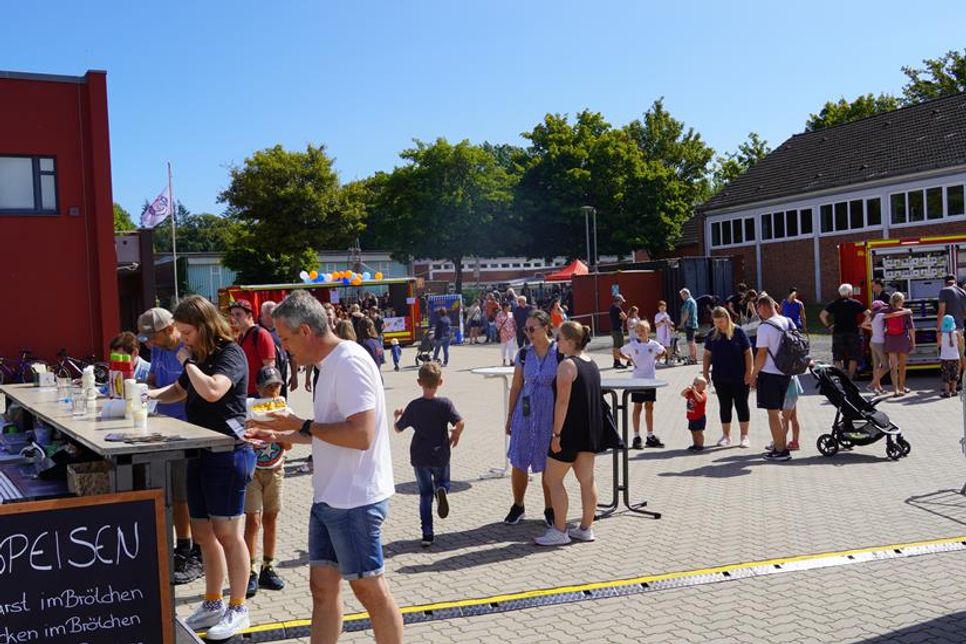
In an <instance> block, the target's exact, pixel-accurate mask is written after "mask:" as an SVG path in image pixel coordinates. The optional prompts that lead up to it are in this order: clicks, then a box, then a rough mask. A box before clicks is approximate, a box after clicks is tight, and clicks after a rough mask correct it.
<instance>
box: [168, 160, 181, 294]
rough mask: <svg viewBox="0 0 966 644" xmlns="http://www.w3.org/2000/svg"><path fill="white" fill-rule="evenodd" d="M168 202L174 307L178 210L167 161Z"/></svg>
mask: <svg viewBox="0 0 966 644" xmlns="http://www.w3.org/2000/svg"><path fill="white" fill-rule="evenodd" d="M168 201H169V202H170V203H169V205H168V208H170V209H171V259H172V261H171V265H172V267H173V268H174V302H175V305H177V303H178V299H179V298H178V242H177V235H176V234H175V228H176V227H177V224H176V223H175V215H176V214H177V212H178V209H177V208H176V207H175V205H174V190H173V189H172V187H171V162H170V161H168Z"/></svg>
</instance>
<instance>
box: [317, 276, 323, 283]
mask: <svg viewBox="0 0 966 644" xmlns="http://www.w3.org/2000/svg"><path fill="white" fill-rule="evenodd" d="M322 281H324V280H323V279H322V276H321V275H319V276H318V277H316V278H315V283H316V284H319V283H321V282H322Z"/></svg>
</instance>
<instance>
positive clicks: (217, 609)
mask: <svg viewBox="0 0 966 644" xmlns="http://www.w3.org/2000/svg"><path fill="white" fill-rule="evenodd" d="M226 610H227V607H226V606H225V602H223V601H222V600H220V599H219V600H217V601H203V602H201V605H200V606H198V608H196V609H195V612H193V613H191V615H190V616H189V617H188V619H186V620H185V621H184V623H185V624H187V626H188V628H190V629H191V630H193V631H203V630H205V629H206V628H211V627H212V626H214V625H215V624H217V623H218V622H220V621H221V618H222V617H224V616H225V611H226Z"/></svg>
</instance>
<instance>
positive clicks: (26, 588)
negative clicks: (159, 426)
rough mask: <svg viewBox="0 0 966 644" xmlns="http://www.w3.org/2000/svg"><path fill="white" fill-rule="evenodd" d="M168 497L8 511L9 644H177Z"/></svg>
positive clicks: (0, 595)
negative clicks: (174, 643) (166, 507)
mask: <svg viewBox="0 0 966 644" xmlns="http://www.w3.org/2000/svg"><path fill="white" fill-rule="evenodd" d="M164 517H165V515H164V505H163V502H162V497H161V492H160V491H159V490H146V491H143V492H125V493H121V494H107V495H102V496H90V497H81V498H70V499H56V500H53V501H37V502H33V503H14V504H6V505H0V644H8V643H14V642H17V643H19V642H50V643H51V644H56V643H58V642H64V643H66V642H70V643H71V644H82V643H87V644H95V643H98V642H106V643H110V644H149V643H150V644H153V643H155V642H164V643H165V644H167V643H169V642H172V641H173V635H172V634H173V628H172V627H173V620H174V614H173V613H172V609H171V587H170V586H169V584H168V546H167V539H168V535H167V529H166V522H165V520H164Z"/></svg>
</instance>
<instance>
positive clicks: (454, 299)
mask: <svg viewBox="0 0 966 644" xmlns="http://www.w3.org/2000/svg"><path fill="white" fill-rule="evenodd" d="M426 303H427V305H428V308H429V328H433V327H434V326H436V320H437V319H438V318H439V314H438V313H437V310H438V309H440V308H442V309H445V310H446V313H447V314H449V321H450V323H451V324H452V325H453V326H452V329H453V344H463V296H462V295H459V294H455V293H454V294H450V295H430V296H429V297H427V298H426Z"/></svg>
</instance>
